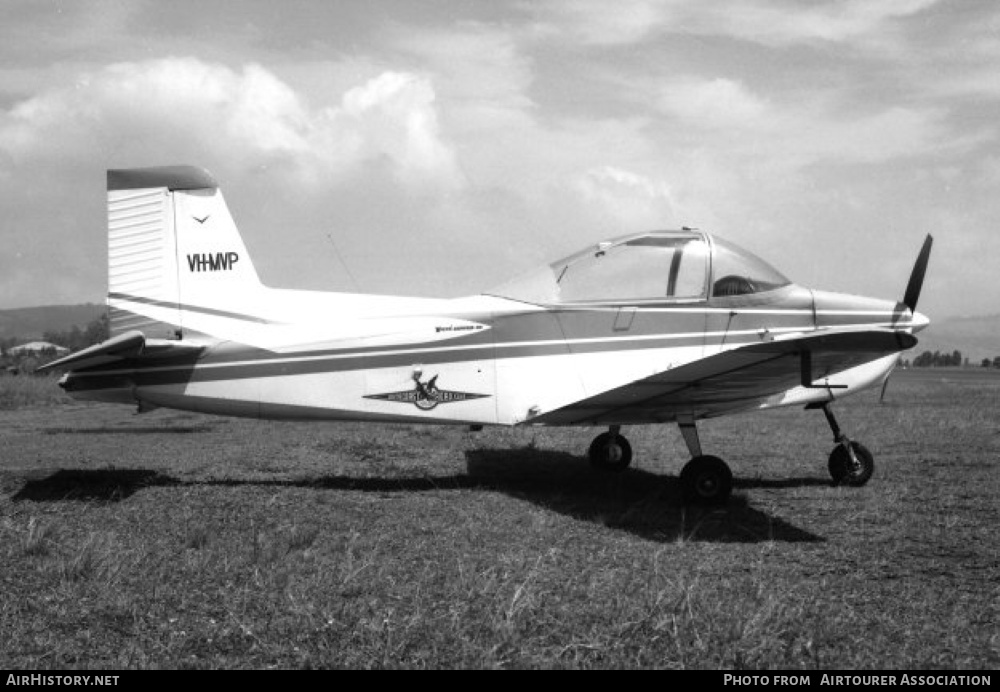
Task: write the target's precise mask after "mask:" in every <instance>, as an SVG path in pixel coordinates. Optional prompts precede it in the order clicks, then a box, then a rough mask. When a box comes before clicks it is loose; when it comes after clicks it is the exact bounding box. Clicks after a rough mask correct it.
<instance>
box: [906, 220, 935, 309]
mask: <svg viewBox="0 0 1000 692" xmlns="http://www.w3.org/2000/svg"><path fill="white" fill-rule="evenodd" d="M933 244H934V238H933V237H932V236H931V234H930V233H928V234H927V237H926V238H925V239H924V246H923V247H922V248H920V254H919V255H917V263H916V264H914V265H913V271H912V272H910V281H909V283H907V284H906V293H904V294H903V305H905V306H906V307H908V308H910V312H916V311H917V301H918V300H919V299H920V289H921V288H922V287H923V285H924V274H926V273H927V262H928V261H929V260H930V258H931V245H933Z"/></svg>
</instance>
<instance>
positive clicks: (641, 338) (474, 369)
mask: <svg viewBox="0 0 1000 692" xmlns="http://www.w3.org/2000/svg"><path fill="white" fill-rule="evenodd" d="M107 183H108V186H107V187H108V299H107V303H108V307H109V312H110V324H111V336H110V338H109V339H108V340H107V341H105V342H103V343H101V344H97V345H95V346H91V347H89V348H85V349H83V350H81V351H79V352H77V353H74V354H71V355H69V356H66V357H64V358H62V359H60V360H57V361H55V362H52V363H50V364H48V365H47V366H44V367H45V368H69V372H67V373H66V374H65V375H63V377H62V379H61V380H60V385H61V386H62V387H63V388H64V389H65V390H66V391H67V392H68V393H69V394H70V395H72V396H73V397H76V398H79V399H91V400H97V401H106V402H120V403H128V404H133V405H137V406H138V411H139V412H144V411H148V410H151V409H154V408H157V407H168V408H174V409H183V410H188V411H198V412H203V413H210V414H221V415H229V416H249V417H257V418H269V419H295V420H361V421H405V422H417V423H434V424H462V425H470V426H482V425H507V426H514V425H541V426H555V425H562V426H606V427H607V431H606V432H602V433H601V434H599V435H597V437H596V438H594V440H593V442H592V443H591V445H590V448H589V458H590V461H591V462H592V463H593V464H594V465H595V466H597V467H600V468H602V469H606V470H611V471H619V470H622V469H625V468H626V467H627V466H628V465H629V462H630V461H631V458H632V451H631V448H630V445H629V443H628V440H627V439H626V438H625V436H624V435H623V434H622V433H621V427H622V426H624V425H638V424H648V423H677V424H678V425H679V427H680V431H681V433H682V436H683V438H684V441H685V443H686V446H687V448H688V451H689V452H690V454H691V457H692V458H691V460H690V461H689V462H687V464H686V465H685V466H684V468H683V470H682V471H681V474H680V478H681V485H682V489H683V491H684V495H685V497H686V499H687V500H688V501H691V502H695V503H702V504H716V503H724V502H725V501H726V500H727V498H728V497H729V495H730V492H731V488H732V473H731V471H730V469H729V467H728V465H727V464H726V463H725V462H724V461H722V460H721V459H719V458H718V457H715V456H711V455H707V454H704V453H703V452H702V446H701V443H700V441H699V437H698V430H697V427H696V425H697V422H698V421H700V420H703V419H706V418H712V417H716V416H722V415H726V414H731V413H738V412H743V411H751V410H757V409H766V408H773V407H778V406H792V405H802V406H805V407H806V408H808V409H820V410H822V411H823V412H824V413H825V415H826V418H827V421H828V423H829V425H830V428H831V430H832V431H833V435H834V439H835V442H836V446H835V447H834V449H833V452H832V453H831V454H830V457H829V460H828V470H829V473H830V474H831V476H832V478H833V481H834V482H835V483H843V484H846V485H853V486H860V485H863V484H864V483H866V482H867V481H868V479H869V478H870V477H871V475H872V471H873V469H874V462H873V458H872V455H871V453H870V452H869V451H868V450H867V449H866V448H865V447H864V446H862V445H861V444H859V443H858V442H856V441H853V440H851V439H849V438H848V436H847V435H846V434H845V433H844V432H843V431H842V430H841V429H840V426H839V425H838V423H837V420H836V418H835V417H834V414H833V411H832V410H831V403H832V402H833V401H834V400H836V399H839V398H841V397H843V396H846V395H848V394H853V393H855V392H858V391H859V390H862V389H864V388H866V387H872V386H876V385H878V384H881V383H882V382H884V381H885V379H886V378H887V377H888V376H889V374H890V373H891V371H892V369H893V368H894V367H895V365H896V363H897V361H898V359H899V357H900V353H901V352H902V351H904V350H906V349H909V348H912V347H913V346H914V345H915V344H916V342H917V340H916V338H915V337H914V336H913V333H914V332H917V331H919V330H920V329H922V328H924V327H926V326H927V324H928V323H929V321H928V319H927V318H926V317H925V316H923V315H922V314H920V313H918V312H917V311H916V306H917V299H918V297H919V295H920V289H921V286H922V284H923V280H924V274H925V271H926V268H927V263H928V259H929V257H930V250H931V244H932V242H933V239H932V238H931V236H929V235H928V236H927V238H926V240H925V241H924V245H923V248H922V249H921V251H920V254H919V256H918V258H917V261H916V265H915V266H914V268H913V272H912V274H911V276H910V280H909V284H908V285H907V287H906V291H905V294H904V297H903V300H902V302H896V301H891V300H877V299H873V298H864V297H857V296H850V295H842V294H837V293H830V292H825V291H818V290H812V289H809V288H805V287H802V286H797V285H795V284H793V283H791V282H790V281H789V280H788V279H786V278H785V277H784V276H783V275H782V274H781V273H779V272H778V271H777V270H775V269H774V268H772V267H771V266H770V265H769V264H767V263H766V262H764V261H763V260H761V259H759V258H758V257H756V256H754V255H753V254H751V253H749V252H747V251H745V250H743V249H741V248H739V247H737V246H736V245H734V244H732V243H730V242H727V241H725V240H723V239H722V238H719V237H716V236H713V235H711V234H709V233H706V232H703V231H700V230H697V229H690V228H683V229H681V230H671V231H650V232H643V233H635V234H631V235H625V236H621V237H617V238H614V239H611V240H608V241H606V242H602V243H598V244H597V245H596V246H592V247H589V248H586V249H584V250H583V251H581V252H579V253H577V254H575V255H572V256H570V257H567V258H565V259H562V260H559V261H558V262H554V263H552V264H549V265H545V266H542V267H540V268H538V269H537V270H535V271H532V272H529V273H527V274H525V275H523V276H521V277H520V278H517V279H514V280H513V281H511V282H509V283H507V284H504V285H503V286H500V287H498V288H495V289H493V290H490V291H486V292H484V293H483V294H481V295H476V296H471V297H463V298H455V299H432V298H403V297H392V296H381V295H361V294H350V293H328V292H318V291H303V290H287V289H276V288H270V287H267V286H264V285H263V284H261V282H260V280H259V279H258V276H257V272H256V271H255V270H254V265H253V262H252V261H251V259H250V255H249V254H248V253H247V249H246V246H245V245H244V243H243V240H242V238H241V236H240V234H239V231H238V230H237V228H236V225H235V223H234V221H233V218H232V216H231V215H230V212H229V209H228V207H227V205H226V203H225V201H224V199H223V196H222V192H221V191H220V189H219V185H218V183H217V182H216V180H215V178H214V177H213V176H212V175H211V174H210V173H209V172H208V171H206V170H204V169H201V168H196V167H190V166H170V167H159V168H137V169H125V170H109V171H108V174H107Z"/></svg>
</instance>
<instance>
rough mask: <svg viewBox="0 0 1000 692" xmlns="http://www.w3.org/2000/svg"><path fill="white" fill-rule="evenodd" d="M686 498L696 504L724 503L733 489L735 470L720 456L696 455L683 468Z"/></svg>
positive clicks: (682, 479) (682, 474)
mask: <svg viewBox="0 0 1000 692" xmlns="http://www.w3.org/2000/svg"><path fill="white" fill-rule="evenodd" d="M681 490H682V492H683V493H684V500H685V501H686V502H688V503H690V504H695V505H723V504H725V503H726V502H727V501H728V500H729V495H730V494H731V493H732V491H733V472H732V471H730V469H729V465H728V464H726V462H724V461H723V460H722V459H720V458H719V457H713V456H707V455H706V456H700V457H695V458H694V459H692V460H691V461H689V462H688V463H687V464H685V465H684V468H683V469H681Z"/></svg>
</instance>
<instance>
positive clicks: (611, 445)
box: [587, 432, 632, 472]
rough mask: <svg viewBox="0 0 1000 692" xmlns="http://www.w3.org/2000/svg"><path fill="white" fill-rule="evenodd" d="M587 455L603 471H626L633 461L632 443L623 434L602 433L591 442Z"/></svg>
mask: <svg viewBox="0 0 1000 692" xmlns="http://www.w3.org/2000/svg"><path fill="white" fill-rule="evenodd" d="M587 456H588V457H590V463H591V464H593V465H594V466H595V467H596V468H599V469H601V470H602V471H616V472H618V471H624V470H625V469H627V468H628V465H629V464H630V463H632V445H630V444H629V443H628V440H626V439H625V438H624V437H623V436H622V435H612V434H611V433H609V432H606V433H601V434H600V435H598V436H597V437H595V438H594V441H593V442H591V443H590V449H589V450H587Z"/></svg>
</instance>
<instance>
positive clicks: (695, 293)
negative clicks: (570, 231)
mask: <svg viewBox="0 0 1000 692" xmlns="http://www.w3.org/2000/svg"><path fill="white" fill-rule="evenodd" d="M789 283H790V281H789V280H788V279H787V278H785V277H784V276H783V275H782V274H781V273H780V272H778V271H777V270H776V269H774V267H772V266H771V265H770V264H768V263H767V262H765V261H764V260H762V259H760V258H759V257H757V256H756V255H754V254H752V253H750V252H748V251H746V250H744V249H743V248H741V247H739V246H737V245H735V244H734V243H730V242H728V241H726V240H723V239H721V238H718V237H714V236H710V235H709V234H707V233H702V232H700V231H650V232H647V233H640V234H633V235H627V236H621V237H619V238H614V239H612V240H608V241H604V242H601V243H598V244H597V245H596V246H592V247H590V248H588V249H586V250H583V251H581V252H578V253H576V254H574V255H570V256H569V257H566V258H565V259H561V260H559V261H558V262H553V263H552V264H548V265H544V266H541V267H537V268H536V269H533V270H531V271H529V272H527V273H525V274H522V275H521V276H519V277H517V278H515V279H513V280H512V281H509V282H507V283H505V284H503V285H501V286H498V287H496V288H494V289H492V290H490V291H486V293H487V294H488V295H494V296H500V297H502V298H511V299H513V300H518V301H522V302H526V303H536V304H542V305H552V304H573V303H621V302H623V301H629V302H634V301H643V302H647V301H648V302H654V301H655V302H697V301H704V300H708V299H709V298H726V297H732V296H741V295H748V294H754V293H764V292H766V291H773V290H775V289H778V288H781V287H782V286H787V285H788V284H789Z"/></svg>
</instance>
